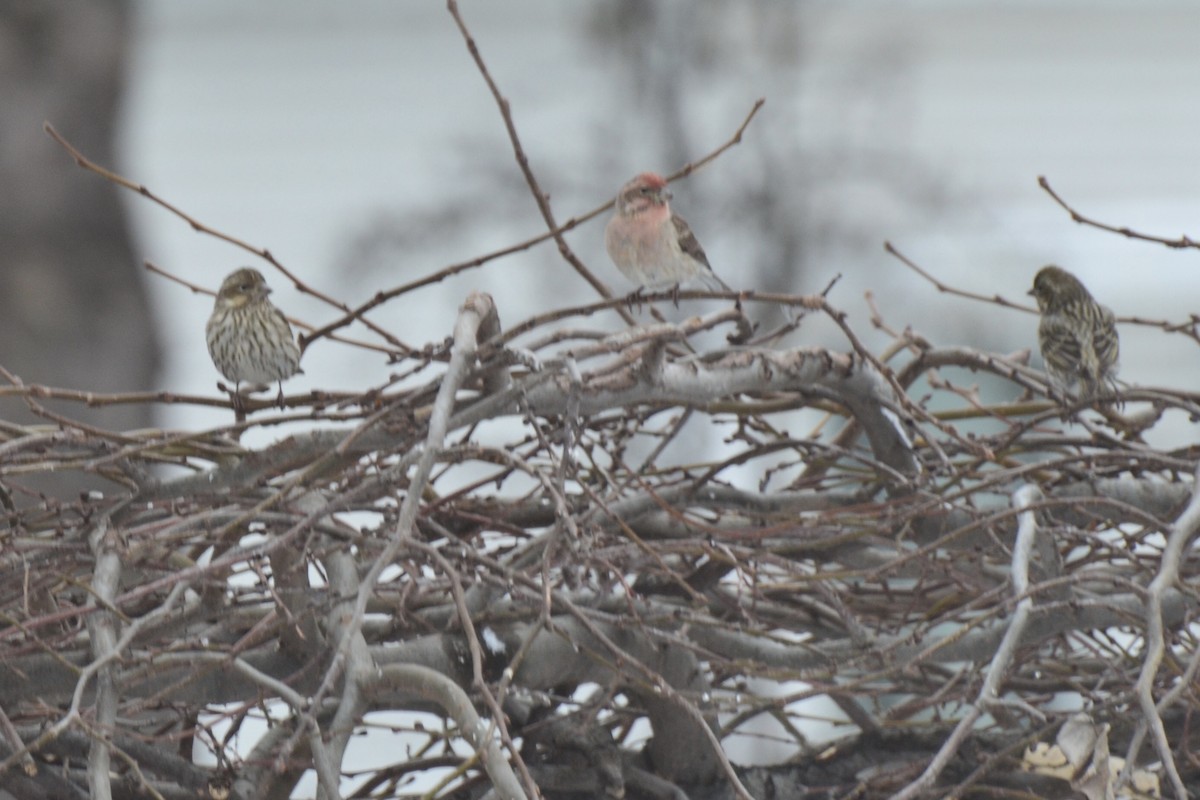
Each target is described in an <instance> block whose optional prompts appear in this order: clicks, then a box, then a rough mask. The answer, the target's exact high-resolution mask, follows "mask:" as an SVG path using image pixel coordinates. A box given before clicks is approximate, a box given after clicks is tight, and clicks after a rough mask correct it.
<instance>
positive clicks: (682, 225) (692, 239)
mask: <svg viewBox="0 0 1200 800" xmlns="http://www.w3.org/2000/svg"><path fill="white" fill-rule="evenodd" d="M671 223H672V224H673V225H674V226H675V237H676V239H677V240H678V241H679V249H680V250H682V251H683V252H684V253H686V254H687V255H689V256H691V257H692V258H694V259H696V261H698V262H700V263H701V264H703V265H704V267H705V269H707V273H706V274H705V275H702V276H701V278H700V281H701V282H702V283H704V284H705V285H707V286H708V288H710V289H713V290H716V291H720V290H721V289H724V290H725V291H727V292H732V291H733V287H731V286H730V285H729V284H728V283H726V282H725V281H723V280H721V279H720V278H719V277H717V274H716V273H715V272H713V268H712V264H709V263H708V256H707V255H705V254H704V248H703V247H701V246H700V242H698V241H696V234H694V233H692V226H691V225H688V224H687V221H686V220H684V218H683V217H681V216H679V215H678V214H672V215H671ZM718 287H719V288H718Z"/></svg>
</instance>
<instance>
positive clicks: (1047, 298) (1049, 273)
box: [1029, 265, 1120, 399]
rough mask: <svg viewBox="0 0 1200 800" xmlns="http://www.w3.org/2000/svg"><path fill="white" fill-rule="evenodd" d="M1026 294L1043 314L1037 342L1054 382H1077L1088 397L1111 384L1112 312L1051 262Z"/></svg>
mask: <svg viewBox="0 0 1200 800" xmlns="http://www.w3.org/2000/svg"><path fill="white" fill-rule="evenodd" d="M1029 294H1030V295H1032V296H1033V298H1034V299H1035V300H1037V306H1038V311H1040V312H1041V315H1042V317H1041V321H1040V322H1039V323H1038V347H1039V348H1040V349H1041V351H1042V360H1043V361H1044V362H1045V363H1046V372H1048V373H1049V374H1050V378H1051V380H1052V381H1053V382H1054V384H1055V386H1056V387H1057V388H1058V389H1059V390H1061V391H1063V392H1064V393H1066V392H1069V391H1070V390H1071V389H1073V388H1074V387H1075V386H1076V385H1078V386H1079V388H1080V393H1081V395H1082V396H1083V397H1084V398H1087V399H1091V398H1095V397H1097V396H1099V395H1100V394H1102V393H1103V392H1105V391H1106V390H1108V389H1113V388H1115V385H1116V373H1117V357H1118V355H1119V352H1120V341H1119V339H1118V336H1117V323H1116V318H1115V317H1114V316H1113V312H1112V311H1111V310H1110V309H1109V308H1107V307H1105V306H1102V305H1100V304H1099V303H1097V302H1096V301H1095V300H1094V299H1093V298H1092V294H1091V292H1089V291H1088V290H1087V287H1085V286H1084V285H1083V283H1082V282H1080V280H1079V279H1078V278H1076V277H1075V276H1074V275H1072V274H1071V273H1070V272H1067V271H1066V270H1065V269H1062V268H1061V267H1056V266H1054V265H1050V266H1047V267H1043V268H1042V269H1041V270H1039V271H1038V273H1037V276H1036V277H1034V279H1033V288H1032V289H1030V290H1029Z"/></svg>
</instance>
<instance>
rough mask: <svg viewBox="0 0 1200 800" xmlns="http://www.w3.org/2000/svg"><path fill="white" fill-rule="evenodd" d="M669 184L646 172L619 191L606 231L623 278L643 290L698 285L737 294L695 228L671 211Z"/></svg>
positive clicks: (609, 247)
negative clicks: (717, 269) (719, 272)
mask: <svg viewBox="0 0 1200 800" xmlns="http://www.w3.org/2000/svg"><path fill="white" fill-rule="evenodd" d="M671 196H672V195H671V192H669V191H668V190H667V182H666V181H665V180H664V179H663V177H662V176H661V175H658V174H657V173H654V172H643V173H641V174H640V175H638V176H637V177H635V178H633V179H632V180H630V181H629V182H628V183H626V184H625V185H624V186H622V187H621V191H620V193H619V194H618V195H617V201H616V211H615V213H614V214H613V216H612V219H610V220H609V221H608V225H607V226H606V227H605V229H604V246H605V249H607V250H608V255H609V258H611V259H612V261H613V263H614V264H615V265H616V266H617V269H619V270H620V271H621V274H622V275H624V276H625V277H626V278H628V279H629V280H630V281H632V282H633V283H635V284H637V287H638V291H640V290H642V289H663V288H667V287H671V286H674V287H678V286H679V284H681V283H686V282H688V281H693V280H694V281H697V282H699V283H700V284H701V285H703V286H704V287H705V288H707V289H710V290H712V291H727V292H731V291H734V290H733V289H732V288H731V287H730V286H729V284H727V283H725V281H723V280H721V279H720V278H719V277H717V274H716V273H715V272H713V269H712V266H711V265H710V264H709V263H708V256H706V255H705V254H704V249H703V248H702V247H701V246H700V243H699V242H698V241H696V235H695V234H694V233H692V229H691V227H690V226H689V225H688V224H687V222H685V221H684V220H683V218H682V217H680V216H679V215H678V214H674V213H672V212H671V205H670V200H671Z"/></svg>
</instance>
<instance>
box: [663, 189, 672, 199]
mask: <svg viewBox="0 0 1200 800" xmlns="http://www.w3.org/2000/svg"><path fill="white" fill-rule="evenodd" d="M674 197H675V195H673V194H671V190H670V189H663V190H662V199H663V200H672V199H674Z"/></svg>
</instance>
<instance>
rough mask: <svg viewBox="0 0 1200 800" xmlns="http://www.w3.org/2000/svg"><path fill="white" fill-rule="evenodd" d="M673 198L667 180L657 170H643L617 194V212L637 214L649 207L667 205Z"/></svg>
mask: <svg viewBox="0 0 1200 800" xmlns="http://www.w3.org/2000/svg"><path fill="white" fill-rule="evenodd" d="M670 200H671V192H670V191H668V190H667V182H666V181H665V180H663V177H662V176H661V175H659V174H658V173H656V172H643V173H642V174H641V175H638V176H637V177H636V178H634V179H633V180H631V181H629V183H627V184H625V185H624V186H622V187H621V193H620V194H618V195H617V212H618V213H620V214H637V213H639V212H642V211H646V210H647V209H651V208H655V207H658V206H666V205H667V203H668V202H670Z"/></svg>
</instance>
